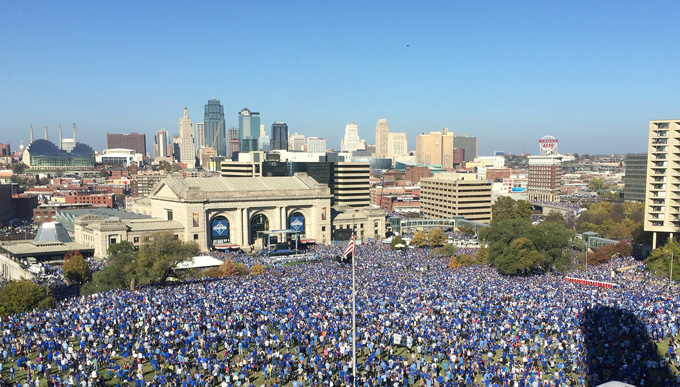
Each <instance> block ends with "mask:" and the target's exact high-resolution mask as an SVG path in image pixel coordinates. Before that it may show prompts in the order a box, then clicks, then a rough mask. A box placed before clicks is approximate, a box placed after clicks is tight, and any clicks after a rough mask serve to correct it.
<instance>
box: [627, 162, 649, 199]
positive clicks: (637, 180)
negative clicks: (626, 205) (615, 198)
mask: <svg viewBox="0 0 680 387" xmlns="http://www.w3.org/2000/svg"><path fill="white" fill-rule="evenodd" d="M647 158H648V156H647V153H632V154H627V155H626V156H625V158H624V163H625V164H626V174H625V176H624V178H623V183H624V188H623V200H625V201H628V200H632V201H636V202H643V203H644V201H645V192H646V190H647Z"/></svg>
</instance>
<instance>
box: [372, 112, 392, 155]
mask: <svg viewBox="0 0 680 387" xmlns="http://www.w3.org/2000/svg"><path fill="white" fill-rule="evenodd" d="M389 137H390V124H388V123H387V120H385V119H380V120H378V124H377V125H376V126H375V154H376V157H380V158H384V157H390V156H389V153H390V152H389V150H388V147H389Z"/></svg>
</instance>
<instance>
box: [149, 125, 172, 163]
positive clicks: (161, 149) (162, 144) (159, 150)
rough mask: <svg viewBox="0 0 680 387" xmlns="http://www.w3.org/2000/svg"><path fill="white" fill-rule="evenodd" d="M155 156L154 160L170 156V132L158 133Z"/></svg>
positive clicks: (155, 139)
mask: <svg viewBox="0 0 680 387" xmlns="http://www.w3.org/2000/svg"><path fill="white" fill-rule="evenodd" d="M153 156H154V158H158V157H169V156H170V154H169V152H168V132H167V131H166V130H165V129H161V130H159V131H158V132H156V136H155V137H154V144H153Z"/></svg>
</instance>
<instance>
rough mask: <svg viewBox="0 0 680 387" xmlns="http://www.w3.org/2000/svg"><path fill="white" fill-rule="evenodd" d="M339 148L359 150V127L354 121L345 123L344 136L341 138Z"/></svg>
mask: <svg viewBox="0 0 680 387" xmlns="http://www.w3.org/2000/svg"><path fill="white" fill-rule="evenodd" d="M340 149H341V150H342V151H343V152H354V151H356V150H359V128H358V126H357V124H356V123H355V122H354V121H352V122H350V123H349V124H347V125H345V137H344V138H343V139H342V143H341V144H340Z"/></svg>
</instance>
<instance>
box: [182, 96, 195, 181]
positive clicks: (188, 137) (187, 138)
mask: <svg viewBox="0 0 680 387" xmlns="http://www.w3.org/2000/svg"><path fill="white" fill-rule="evenodd" d="M179 152H180V155H179V161H180V162H181V163H184V164H186V165H187V167H188V168H193V167H194V166H195V165H196V150H195V149H194V126H193V125H192V124H191V119H190V118H189V110H188V109H187V108H184V116H183V117H181V118H180V119H179Z"/></svg>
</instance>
